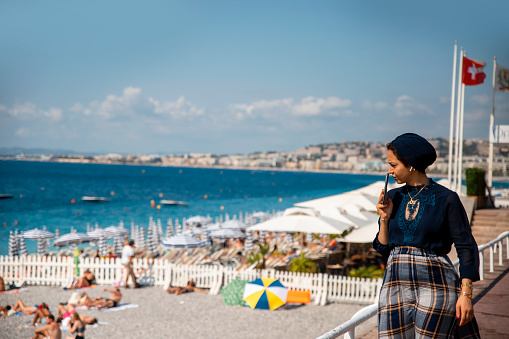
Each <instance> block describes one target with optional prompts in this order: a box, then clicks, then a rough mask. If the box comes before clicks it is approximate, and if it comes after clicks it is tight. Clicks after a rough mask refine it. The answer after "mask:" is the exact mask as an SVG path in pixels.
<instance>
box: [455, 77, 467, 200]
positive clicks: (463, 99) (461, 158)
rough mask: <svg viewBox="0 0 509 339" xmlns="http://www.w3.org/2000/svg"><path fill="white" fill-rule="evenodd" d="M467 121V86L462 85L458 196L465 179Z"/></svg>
mask: <svg viewBox="0 0 509 339" xmlns="http://www.w3.org/2000/svg"><path fill="white" fill-rule="evenodd" d="M464 120H465V84H463V83H462V84H461V119H460V123H461V126H460V137H459V144H460V149H459V153H458V190H457V191H456V192H457V193H458V195H460V196H461V195H462V194H461V185H462V177H463V123H464Z"/></svg>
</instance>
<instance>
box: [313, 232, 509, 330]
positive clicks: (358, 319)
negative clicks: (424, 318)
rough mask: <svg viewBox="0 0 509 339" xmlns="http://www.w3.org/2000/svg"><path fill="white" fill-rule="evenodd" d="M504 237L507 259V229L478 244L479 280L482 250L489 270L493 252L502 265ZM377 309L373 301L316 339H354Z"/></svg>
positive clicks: (376, 304)
mask: <svg viewBox="0 0 509 339" xmlns="http://www.w3.org/2000/svg"><path fill="white" fill-rule="evenodd" d="M504 239H505V240H506V259H509V231H507V232H504V233H502V234H500V235H499V236H498V237H497V238H495V239H493V240H492V241H490V242H488V243H486V244H484V245H481V246H479V262H480V264H479V276H480V278H481V280H484V251H486V250H487V249H489V251H490V260H489V263H488V264H489V267H490V268H489V269H490V272H494V261H495V260H494V253H496V252H498V264H499V265H503V241H504ZM452 264H453V265H454V268H455V269H456V270H458V268H459V264H460V263H459V260H456V261H455V262H453V263H452ZM377 310H378V302H377V303H374V304H373V305H369V306H366V307H365V308H363V309H362V310H360V311H359V312H357V313H356V314H355V315H354V316H353V317H352V318H351V319H350V320H348V321H347V322H346V323H344V324H341V325H339V326H338V327H336V328H334V329H332V330H330V331H329V332H327V333H324V334H322V335H321V336H320V337H318V338H317V339H334V338H337V337H339V336H340V335H343V334H344V338H345V339H355V328H356V327H357V326H359V325H361V324H362V323H364V322H365V321H367V320H369V319H370V318H372V317H373V316H375V315H376V314H377Z"/></svg>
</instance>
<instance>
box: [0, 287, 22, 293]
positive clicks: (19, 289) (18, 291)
mask: <svg viewBox="0 0 509 339" xmlns="http://www.w3.org/2000/svg"><path fill="white" fill-rule="evenodd" d="M23 292H28V288H16V289H13V290H8V291H2V292H0V294H15V293H23Z"/></svg>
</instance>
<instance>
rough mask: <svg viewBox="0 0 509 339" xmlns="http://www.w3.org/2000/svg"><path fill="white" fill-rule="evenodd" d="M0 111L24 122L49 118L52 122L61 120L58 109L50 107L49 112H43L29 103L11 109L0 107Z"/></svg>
mask: <svg viewBox="0 0 509 339" xmlns="http://www.w3.org/2000/svg"><path fill="white" fill-rule="evenodd" d="M0 111H7V113H9V114H10V115H11V116H13V117H15V118H18V119H21V120H26V119H35V118H49V119H50V120H53V121H59V120H60V119H62V110H61V109H60V108H56V107H51V108H50V109H49V110H47V111H45V110H43V109H40V108H38V107H37V106H36V105H35V104H33V103H31V102H25V103H23V104H15V105H14V106H13V107H12V108H10V109H9V108H7V107H5V106H3V105H2V106H1V107H0Z"/></svg>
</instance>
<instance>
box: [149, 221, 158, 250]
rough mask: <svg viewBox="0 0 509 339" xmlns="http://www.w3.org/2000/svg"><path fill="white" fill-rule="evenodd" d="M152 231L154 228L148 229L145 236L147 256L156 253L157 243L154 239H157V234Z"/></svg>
mask: <svg viewBox="0 0 509 339" xmlns="http://www.w3.org/2000/svg"><path fill="white" fill-rule="evenodd" d="M154 231H155V227H149V229H148V234H147V240H148V245H147V251H148V253H149V254H153V255H155V254H156V253H157V242H156V240H155V238H156V237H157V233H156V232H154Z"/></svg>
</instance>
